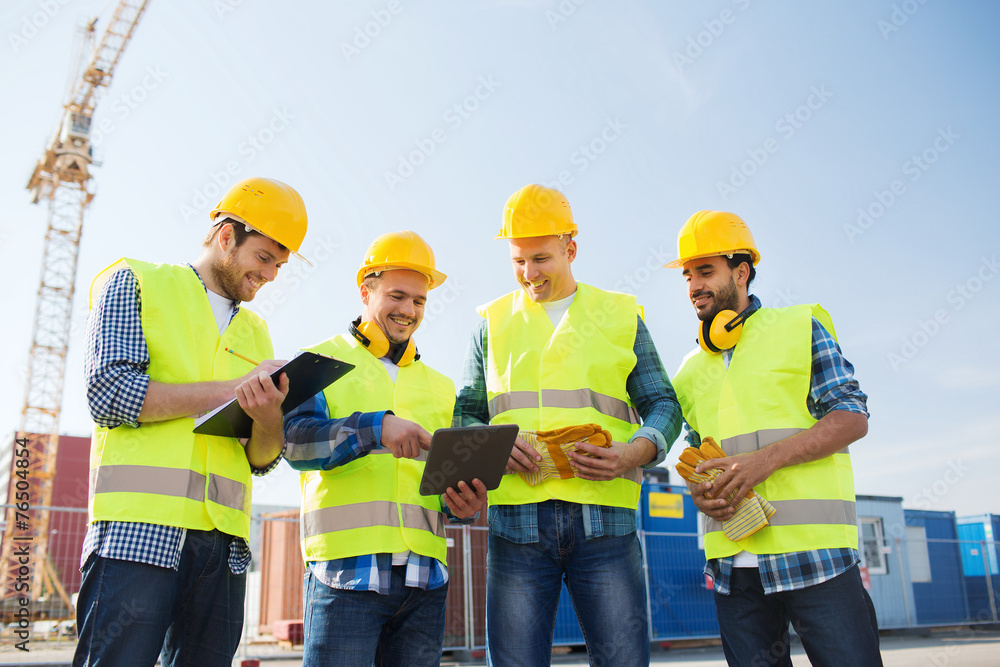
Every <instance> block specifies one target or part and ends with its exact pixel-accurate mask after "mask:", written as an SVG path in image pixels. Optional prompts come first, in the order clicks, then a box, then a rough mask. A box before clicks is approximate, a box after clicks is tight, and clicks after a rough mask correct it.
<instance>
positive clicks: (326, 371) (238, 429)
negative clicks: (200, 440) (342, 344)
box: [194, 352, 354, 438]
mask: <svg viewBox="0 0 1000 667" xmlns="http://www.w3.org/2000/svg"><path fill="white" fill-rule="evenodd" d="M352 368H354V364H349V363H347V362H346V361H340V360H339V359H334V358H333V357H328V356H326V355H325V354H316V353H315V352H303V353H302V354H300V355H299V356H297V357H295V358H294V359H292V360H291V361H289V362H288V363H287V364H285V365H284V366H282V367H281V368H279V369H278V370H276V371H275V372H273V373H271V380H273V381H274V384H275V385H277V384H278V378H279V377H281V374H282V373H285V374H287V375H288V393H287V394H286V395H285V400H284V401H282V402H281V414H288V413H289V412H291V411H292V410H294V409H295V408H297V407H299V406H300V405H302V404H303V403H305V402H306V399H307V398H312V397H313V396H315V395H316V394H318V393H319V392H321V391H323V390H324V389H326V388H327V387H328V386H330V385H331V384H333V383H334V382H335V381H337V380H339V379H340V378H341V377H342V376H343V375H344V374H346V373H347V372H348V371H349V370H351V369H352ZM194 426H195V428H194V432H195V433H203V434H205V435H221V436H226V437H229V438H249V437H250V435H251V433H252V431H253V419H251V418H250V415H248V414H247V413H246V412H244V411H243V408H241V407H240V404H239V401H237V400H236V399H235V398H234V399H233V400H231V401H229V402H228V403H225V404H223V405H220V406H219V407H217V408H216V409H215V410H212V411H211V412H209V413H208V414H206V415H203V416H202V417H199V418H198V419H196V420H195V422H194Z"/></svg>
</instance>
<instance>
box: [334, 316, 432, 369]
mask: <svg viewBox="0 0 1000 667" xmlns="http://www.w3.org/2000/svg"><path fill="white" fill-rule="evenodd" d="M348 331H350V332H351V335H352V336H354V337H355V338H356V339H357V341H358V342H359V343H361V344H362V345H363V346H364V347H365V349H367V350H368V351H369V352H371V353H372V354H373V355H374V356H375V358H376V359H381V358H382V357H385V356H387V355H388V357H389V361H391V362H392V363H394V364H396V365H397V366H409V365H410V364H412V363H413V362H414V361H416V360H417V359H419V358H420V353H419V352H417V346H416V345H415V344H414V343H413V339H412V338H411V339H410V340H408V341H406V343H400V344H394V343H390V342H389V339H388V338H386V337H385V332H383V331H382V329H380V328H379V326H378V324H376V323H375V322H362V321H361V318H360V317H359V318H358V319H356V320H354V321H353V322H351V325H350V326H349V327H348Z"/></svg>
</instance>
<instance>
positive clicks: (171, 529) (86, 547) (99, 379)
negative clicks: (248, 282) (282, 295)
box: [80, 267, 281, 574]
mask: <svg viewBox="0 0 1000 667" xmlns="http://www.w3.org/2000/svg"><path fill="white" fill-rule="evenodd" d="M191 270H192V271H195V270H194V267H191ZM195 275H198V272H197V271H195ZM198 279H199V280H200V279H201V276H198ZM202 285H204V281H202ZM206 289H207V288H206ZM141 309H142V300H141V296H140V294H139V281H138V280H137V279H136V277H135V274H134V273H132V270H131V269H129V268H128V267H122V268H121V269H120V270H118V271H116V272H115V273H114V275H112V276H111V277H110V278H109V279H108V281H107V283H106V284H105V285H104V287H103V289H102V290H101V295H100V298H99V300H98V302H97V304H96V305H95V306H94V309H93V310H92V311H91V312H90V316H89V317H88V318H87V350H86V355H85V358H84V377H85V379H86V384H87V403H88V405H89V407H90V415H91V417H92V418H93V420H94V422H95V423H96V424H97V425H98V426H106V427H107V428H141V426H140V424H139V413H140V411H141V410H142V404H143V401H144V400H145V399H146V390H147V389H148V388H149V375H148V374H147V370H148V369H149V348H148V347H147V346H146V336H145V335H144V334H143V331H142V319H141ZM238 311H239V305H238V304H236V303H234V304H233V313H232V314H233V316H235V315H236V313H237V312H238ZM230 319H232V316H230ZM280 461H281V457H278V458H277V459H275V460H274V462H273V463H272V464H271V465H270V466H268V467H267V468H266V469H263V470H257V469H251V472H253V474H254V475H266V474H267V473H269V472H270V471H271V470H273V469H274V467H275V466H277V465H278V463H279V462H280ZM186 534H187V533H186V529H185V528H178V527H176V526H161V525H157V524H150V523H135V522H125V521H95V522H94V523H92V524H91V525H90V526H89V527H88V528H87V535H86V537H85V538H84V540H83V549H82V553H81V554H80V567H81V568H82V567H83V565H84V564H85V563H86V562H87V558H88V557H89V556H90V554H92V553H94V552H96V553H97V555H98V556H102V557H104V558H112V559H115V560H130V561H136V562H138V563H146V564H148V565H156V566H158V567H169V568H172V569H175V570H176V569H177V566H178V564H179V563H180V559H181V550H182V549H183V547H184V541H185V536H186ZM250 560H251V553H250V546H249V545H248V544H247V542H246V540H244V539H242V538H237V539H234V540H233V541H232V542H231V543H230V546H229V569H230V570H232V572H233V573H234V574H242V573H243V572H246V570H247V568H249V567H250Z"/></svg>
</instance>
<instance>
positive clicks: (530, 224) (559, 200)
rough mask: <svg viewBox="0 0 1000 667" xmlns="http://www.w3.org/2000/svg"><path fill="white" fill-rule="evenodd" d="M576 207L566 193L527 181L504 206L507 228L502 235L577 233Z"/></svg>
mask: <svg viewBox="0 0 1000 667" xmlns="http://www.w3.org/2000/svg"><path fill="white" fill-rule="evenodd" d="M576 233H577V229H576V225H575V224H573V211H571V210H570V208H569V202H568V201H566V197H564V196H563V193H561V192H559V191H558V190H553V189H552V188H547V187H545V186H544V185H534V184H532V185H525V186H524V187H523V188H521V189H520V190H518V191H517V192H515V193H514V194H512V195H511V196H510V197H509V198H508V199H507V203H506V204H505V205H504V208H503V228H502V229H501V230H500V233H499V234H497V236H496V238H498V239H523V238H526V237H529V236H552V235H559V234H569V235H570V238H572V237H574V236H576Z"/></svg>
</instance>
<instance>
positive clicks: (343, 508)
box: [302, 500, 444, 539]
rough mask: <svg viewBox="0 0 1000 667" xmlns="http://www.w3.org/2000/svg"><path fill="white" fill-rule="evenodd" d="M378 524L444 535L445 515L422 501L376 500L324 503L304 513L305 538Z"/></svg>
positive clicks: (303, 532) (303, 527)
mask: <svg viewBox="0 0 1000 667" xmlns="http://www.w3.org/2000/svg"><path fill="white" fill-rule="evenodd" d="M400 513H402V523H400ZM376 524H378V525H382V526H391V527H394V528H399V527H401V526H404V525H405V526H409V527H411V528H419V529H421V530H426V531H427V532H429V533H432V534H434V535H436V536H438V537H440V538H442V539H443V538H444V516H443V515H442V514H441V512H435V511H432V510H428V509H427V508H426V507H421V506H420V505H407V504H402V503H394V502H392V501H390V500H373V501H371V502H367V503H354V504H352V505H340V506H338V507H321V508H320V509H316V510H312V511H310V512H304V513H303V514H302V534H303V535H304V536H305V537H306V538H309V537H315V536H317V535H322V534H324V533H331V534H332V533H338V532H341V531H344V530H354V529H357V528H367V527H368V526H372V525H376Z"/></svg>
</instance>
